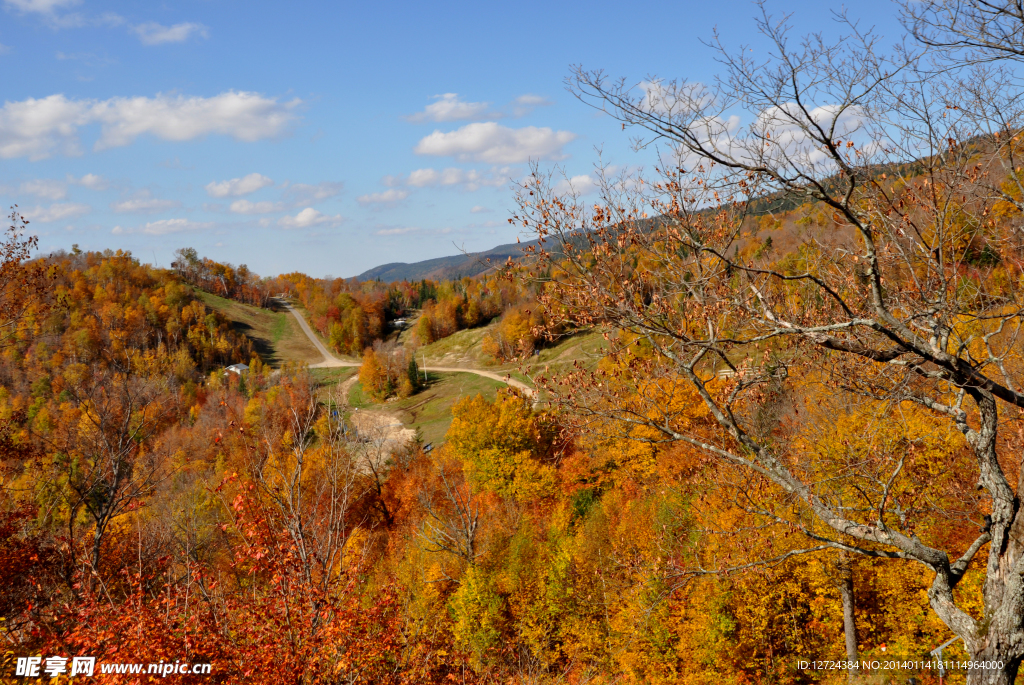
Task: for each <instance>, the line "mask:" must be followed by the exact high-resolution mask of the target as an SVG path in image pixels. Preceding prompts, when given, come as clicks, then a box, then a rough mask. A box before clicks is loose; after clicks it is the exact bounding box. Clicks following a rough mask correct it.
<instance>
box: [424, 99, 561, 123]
mask: <svg viewBox="0 0 1024 685" xmlns="http://www.w3.org/2000/svg"><path fill="white" fill-rule="evenodd" d="M431 99H432V100H434V102H432V103H430V104H429V105H427V106H426V107H425V108H424V109H423V111H422V112H417V113H416V114H411V115H409V116H407V117H406V118H405V119H406V121H409V122H412V123H414V124H421V123H423V122H425V121H434V122H439V123H440V122H446V121H467V120H475V121H481V120H485V119H503V118H505V117H523V116H526V115H527V114H529V113H530V112H532V111H533V110H534V109H536V108H537V107H543V106H546V105H550V104H552V103H551V101H550V100H548V99H547V98H544V97H541V96H540V95H532V94H530V93H527V94H525V95H520V96H519V97H517V98H516V99H515V100H513V101H512V102H511V103H510V104H508V105H506V106H504V107H502V108H501V109H500V110H493V109H491V108H490V107H491V103H489V102H466V101H465V100H462V99H460V98H459V94H458V93H444V94H443V95H435V96H434V97H433V98H431Z"/></svg>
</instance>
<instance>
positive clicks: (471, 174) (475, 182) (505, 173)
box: [381, 167, 512, 191]
mask: <svg viewBox="0 0 1024 685" xmlns="http://www.w3.org/2000/svg"><path fill="white" fill-rule="evenodd" d="M511 175H512V169H511V168H509V167H493V168H492V169H491V170H490V171H487V172H483V171H480V170H478V169H458V168H455V167H449V168H447V169H442V170H440V171H438V170H437V169H416V170H415V171H413V172H411V173H410V174H409V175H408V176H406V177H404V178H403V177H402V176H385V177H384V178H382V179H381V182H382V183H383V184H384V185H385V186H387V187H389V188H400V187H403V186H409V187H412V188H431V187H437V186H448V187H452V186H460V187H461V188H462V189H464V190H469V191H473V190H477V189H479V188H481V187H484V186H487V187H491V188H500V187H501V186H503V185H505V184H506V183H507V182H508V179H509V177H510V176H511Z"/></svg>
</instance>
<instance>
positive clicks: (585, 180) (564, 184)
mask: <svg viewBox="0 0 1024 685" xmlns="http://www.w3.org/2000/svg"><path fill="white" fill-rule="evenodd" d="M552 190H553V191H554V193H555V194H556V195H573V194H575V195H586V194H588V193H592V192H594V191H595V190H597V181H596V180H595V179H594V178H593V177H591V176H590V174H580V175H579V176H573V177H572V178H563V179H562V180H561V181H559V182H558V183H556V184H555V187H554V188H552Z"/></svg>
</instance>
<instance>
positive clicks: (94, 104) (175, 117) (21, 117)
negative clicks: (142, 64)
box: [0, 91, 300, 160]
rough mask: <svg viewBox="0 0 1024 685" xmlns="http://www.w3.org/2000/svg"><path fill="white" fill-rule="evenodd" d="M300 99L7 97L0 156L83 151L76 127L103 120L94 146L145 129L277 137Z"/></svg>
mask: <svg viewBox="0 0 1024 685" xmlns="http://www.w3.org/2000/svg"><path fill="white" fill-rule="evenodd" d="M299 103H300V101H299V100H292V101H291V102H278V101H277V99H276V98H267V97H263V96H262V95H259V94H257V93H246V92H235V91H228V92H226V93H221V94H220V95H215V96H213V97H209V98H203V97H185V96H183V95H178V96H171V95H163V94H158V95H156V96H155V97H152V98H149V97H134V98H125V97H117V98H110V99H109V100H72V99H70V98H67V97H65V96H64V95H63V94H56V95H50V96H47V97H45V98H39V99H36V98H28V99H27V100H22V101H19V102H5V103H4V106H3V108H0V158H6V159H9V158H12V157H28V158H29V159H32V160H38V159H44V158H46V157H50V156H51V155H53V154H65V155H75V154H80V153H81V150H80V147H79V144H78V130H79V128H81V127H82V126H85V125H88V124H93V123H99V124H100V125H101V130H100V138H99V140H98V141H97V142H96V144H95V145H94V149H96V150H103V149H106V148H111V147H119V146H123V145H128V144H130V143H132V142H134V140H135V139H136V138H138V137H139V136H141V135H144V134H150V135H153V136H156V137H157V138H160V139H162V140H170V141H185V140H193V139H195V138H199V137H202V136H205V135H209V134H211V133H217V134H222V135H229V136H231V137H233V138H235V139H236V140H242V141H246V142H251V141H256V140H262V139H265V138H273V137H275V136H278V135H280V134H281V133H283V132H284V131H285V129H287V127H288V126H289V125H290V124H291V123H292V122H293V121H294V120H295V115H294V113H293V110H294V109H295V108H296V107H297V106H298V105H299Z"/></svg>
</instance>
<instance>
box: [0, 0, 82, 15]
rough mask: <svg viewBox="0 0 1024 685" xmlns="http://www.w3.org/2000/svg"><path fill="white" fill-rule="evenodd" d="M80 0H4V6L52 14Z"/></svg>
mask: <svg viewBox="0 0 1024 685" xmlns="http://www.w3.org/2000/svg"><path fill="white" fill-rule="evenodd" d="M81 1H82V0H4V7H6V8H7V9H12V10H14V11H16V12H19V13H21V14H28V13H36V14H53V12H54V11H55V10H59V9H64V8H65V7H74V6H75V5H78V4H80V3H81Z"/></svg>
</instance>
